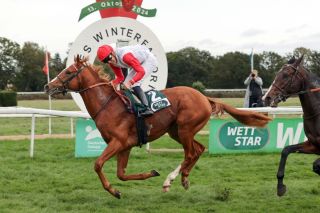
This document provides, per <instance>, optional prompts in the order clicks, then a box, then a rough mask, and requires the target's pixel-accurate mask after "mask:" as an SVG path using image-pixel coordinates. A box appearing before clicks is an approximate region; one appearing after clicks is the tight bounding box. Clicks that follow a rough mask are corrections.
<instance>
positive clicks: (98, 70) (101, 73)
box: [74, 55, 111, 82]
mask: <svg viewBox="0 0 320 213" xmlns="http://www.w3.org/2000/svg"><path fill="white" fill-rule="evenodd" d="M74 60H75V62H79V63H82V64H84V65H85V66H88V67H91V68H92V69H93V71H95V72H96V73H97V74H98V76H99V78H100V79H101V80H102V81H105V82H110V81H111V76H110V75H109V74H107V73H105V72H104V69H103V66H101V65H98V66H96V65H93V64H90V62H89V57H84V58H80V56H79V55H77V57H75V59H74Z"/></svg>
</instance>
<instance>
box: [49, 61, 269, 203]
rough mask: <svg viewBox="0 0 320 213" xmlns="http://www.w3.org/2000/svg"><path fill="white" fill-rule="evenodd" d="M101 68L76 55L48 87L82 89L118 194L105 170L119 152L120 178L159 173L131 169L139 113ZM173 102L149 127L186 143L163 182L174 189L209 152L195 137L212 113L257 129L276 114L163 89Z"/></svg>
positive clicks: (186, 183) (151, 137)
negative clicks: (133, 111) (178, 161)
mask: <svg viewBox="0 0 320 213" xmlns="http://www.w3.org/2000/svg"><path fill="white" fill-rule="evenodd" d="M101 71H102V69H101V68H99V67H96V66H93V65H90V64H89V63H88V59H86V58H85V59H80V58H79V56H77V57H76V58H75V61H74V64H72V65H71V66H69V67H67V68H66V69H64V70H63V71H61V73H60V74H59V75H58V76H57V77H56V78H55V79H53V80H52V81H51V82H50V83H49V84H47V85H46V86H45V91H46V92H47V93H48V94H50V95H53V94H57V93H65V92H66V91H67V90H70V91H75V92H79V93H80V94H81V96H82V98H83V101H84V103H85V105H86V108H87V110H88V112H89V114H90V116H91V117H92V118H93V120H94V121H95V123H96V126H97V128H98V129H99V131H100V133H101V135H102V137H103V139H104V140H105V141H106V142H107V143H108V146H107V147H106V149H105V150H104V151H103V153H102V154H101V156H100V157H99V158H98V159H97V160H96V162H95V165H94V169H95V171H96V172H97V174H98V176H99V178H100V181H101V183H102V185H103V187H104V189H105V190H107V191H108V192H109V193H111V194H112V195H113V196H115V197H116V198H120V196H121V193H120V192H119V191H118V190H116V189H114V188H113V187H112V186H111V184H110V182H109V181H108V180H107V178H106V176H105V175H104V174H103V173H102V167H103V165H104V163H105V162H106V161H107V160H109V159H110V158H111V157H113V156H117V176H118V178H119V179H120V180H123V181H126V180H145V179H148V178H150V177H155V176H159V173H158V172H157V171H155V170H152V171H151V172H146V173H141V174H130V175H127V174H126V173H125V169H126V167H127V164H128V158H129V154H130V151H131V148H132V147H134V146H137V145H138V137H137V130H136V122H135V116H134V115H133V114H130V113H129V112H128V111H127V109H126V106H125V104H124V103H123V101H122V99H121V94H120V92H118V91H117V90H116V89H115V88H114V87H113V86H112V84H111V83H110V79H108V78H103V77H101V76H100V74H101V73H103V71H102V72H101ZM162 92H163V94H165V95H166V96H167V98H168V99H169V101H170V102H171V106H170V107H168V108H165V109H162V110H161V111H159V112H156V113H155V114H154V115H153V116H152V117H148V118H146V123H147V126H149V127H151V129H149V134H148V139H147V140H148V141H153V140H155V139H157V138H159V137H161V136H162V135H163V134H165V133H168V134H169V136H170V137H171V138H173V139H174V140H176V141H177V142H178V143H180V144H181V145H182V146H183V149H184V161H183V162H182V163H181V165H179V166H178V167H177V168H176V169H175V170H174V171H173V172H171V173H170V174H169V175H168V177H167V179H166V180H165V182H164V184H163V190H164V191H168V190H169V187H170V184H171V182H172V181H173V180H174V179H175V178H176V177H177V176H178V174H179V173H181V183H182V186H183V187H184V188H185V189H187V188H188V187H189V181H188V176H189V173H190V171H191V169H192V167H193V166H194V165H195V163H196V162H197V160H198V158H199V157H200V155H201V154H202V152H203V151H204V150H205V147H204V146H203V145H202V144H200V143H199V142H198V141H196V140H195V139H194V136H195V135H196V133H197V132H198V131H199V130H201V129H202V128H203V127H204V126H205V125H206V124H207V122H208V120H209V119H210V116H211V114H212V113H213V114H216V115H217V114H220V113H223V112H224V111H226V112H228V113H229V114H230V115H232V116H233V117H234V118H236V119H237V120H238V121H239V122H241V123H243V124H245V125H250V126H256V127H263V126H265V125H266V124H267V123H268V122H269V120H270V118H269V117H267V116H265V115H263V114H260V113H256V112H251V111H244V110H238V109H235V108H234V107H231V106H228V105H227V104H224V103H221V102H218V101H217V100H215V99H212V98H208V97H206V96H204V95H202V94H201V93H200V92H198V91H197V90H194V89H192V88H189V87H175V88H170V89H165V90H163V91H162Z"/></svg>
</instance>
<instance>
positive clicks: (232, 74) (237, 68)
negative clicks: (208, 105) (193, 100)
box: [211, 52, 251, 89]
mask: <svg viewBox="0 0 320 213" xmlns="http://www.w3.org/2000/svg"><path fill="white" fill-rule="evenodd" d="M250 69H251V68H250V63H249V55H248V54H244V53H240V52H229V53H226V54H224V55H223V56H221V57H218V58H217V61H216V63H215V68H214V70H212V72H215V73H216V75H215V79H211V80H213V82H214V85H212V86H211V88H226V89H232V88H243V87H244V85H243V81H244V80H245V78H246V77H247V76H248V75H249V73H250Z"/></svg>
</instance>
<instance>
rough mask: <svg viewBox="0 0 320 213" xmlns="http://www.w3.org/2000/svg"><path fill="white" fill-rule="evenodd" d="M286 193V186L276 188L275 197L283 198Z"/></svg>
mask: <svg viewBox="0 0 320 213" xmlns="http://www.w3.org/2000/svg"><path fill="white" fill-rule="evenodd" d="M286 191H287V187H286V185H280V186H278V191H277V195H278V196H279V197H281V196H283V195H284V194H285V193H286Z"/></svg>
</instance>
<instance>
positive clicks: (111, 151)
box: [94, 140, 122, 199]
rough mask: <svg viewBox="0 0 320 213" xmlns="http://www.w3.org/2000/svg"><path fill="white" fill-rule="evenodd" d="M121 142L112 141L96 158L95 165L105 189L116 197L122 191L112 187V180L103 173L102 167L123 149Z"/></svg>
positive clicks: (118, 196)
mask: <svg viewBox="0 0 320 213" xmlns="http://www.w3.org/2000/svg"><path fill="white" fill-rule="evenodd" d="M121 148H122V147H121V143H118V142H117V141H114V140H113V141H111V142H110V143H109V144H108V146H107V147H106V149H105V150H104V151H103V153H102V154H101V155H100V157H99V158H98V159H97V160H96V162H95V165H94V170H95V171H96V172H97V174H98V176H99V178H100V181H101V183H102V186H103V188H104V189H105V190H107V191H108V192H109V193H110V194H112V195H113V196H115V197H116V198H119V199H120V197H121V193H120V191H118V190H116V189H113V188H112V187H111V184H110V182H109V181H108V180H107V178H106V177H105V175H104V174H103V173H102V167H103V165H104V163H105V162H106V161H107V160H109V159H110V158H111V157H113V156H114V155H115V154H117V153H118V152H119V151H120V150H121Z"/></svg>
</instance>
